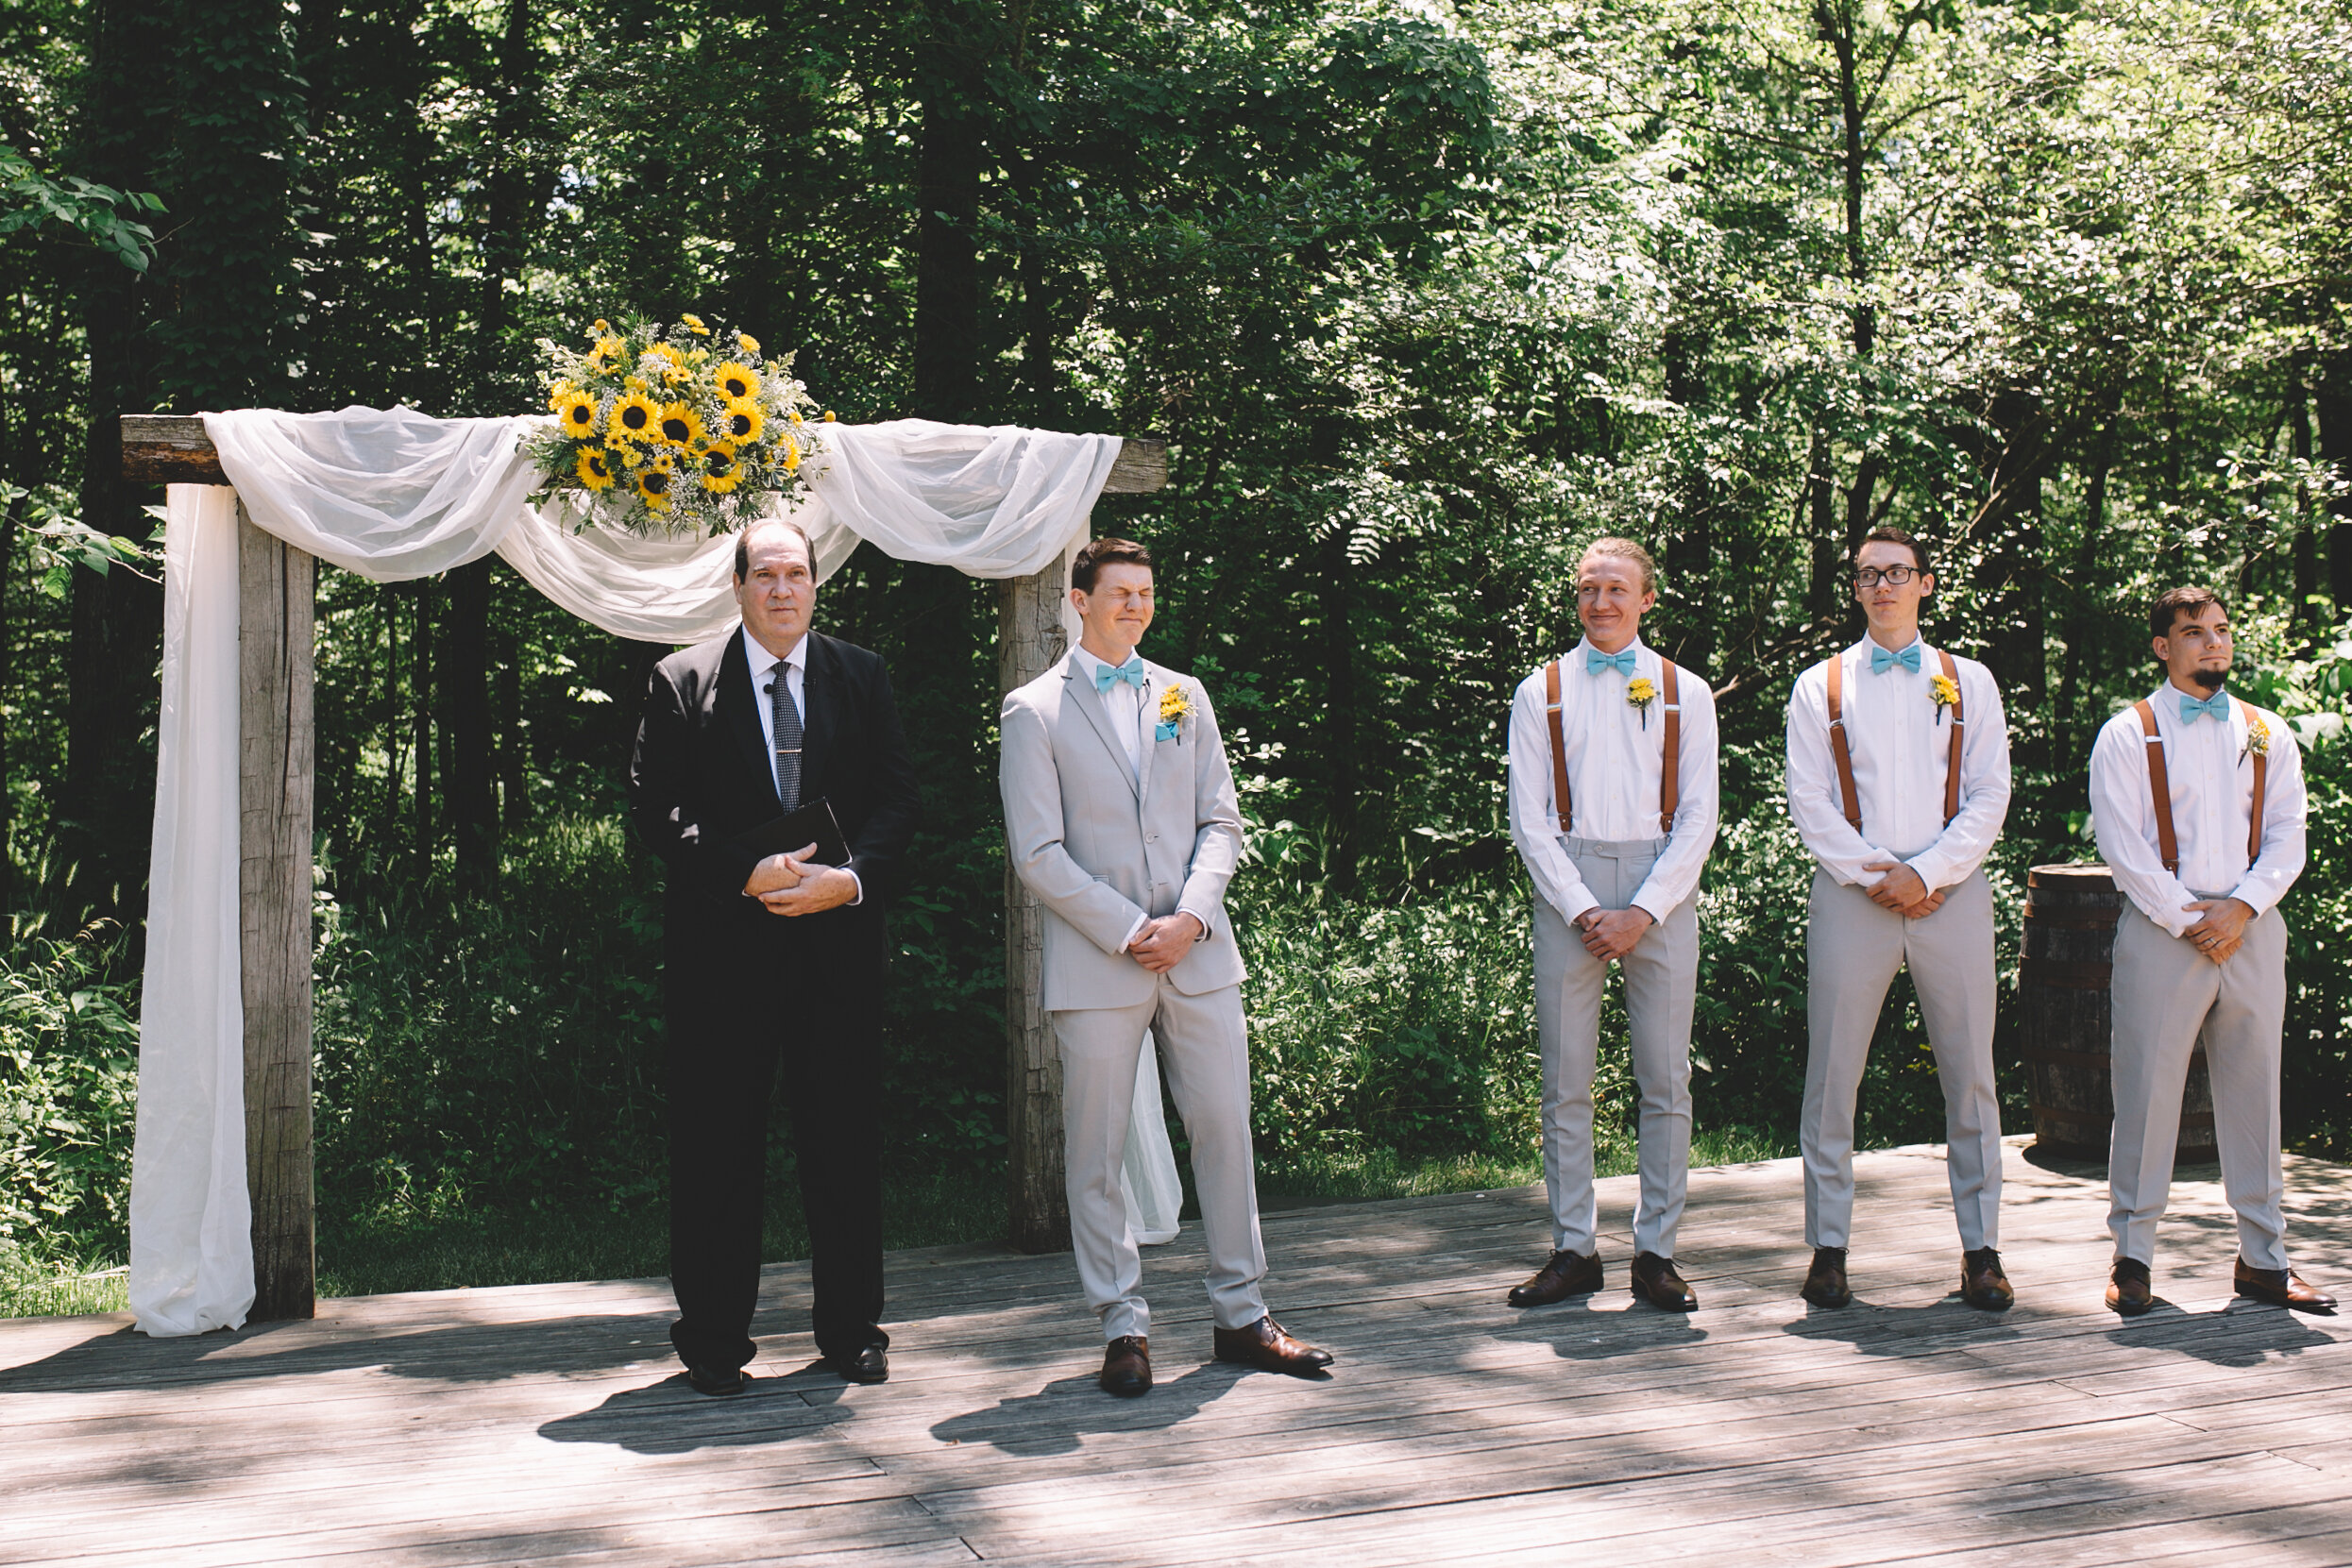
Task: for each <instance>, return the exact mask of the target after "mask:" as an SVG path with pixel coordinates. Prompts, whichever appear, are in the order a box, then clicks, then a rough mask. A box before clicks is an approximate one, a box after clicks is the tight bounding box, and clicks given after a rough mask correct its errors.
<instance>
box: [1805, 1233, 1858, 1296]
mask: <svg viewBox="0 0 2352 1568" xmlns="http://www.w3.org/2000/svg"><path fill="white" fill-rule="evenodd" d="M1797 1294H1799V1295H1801V1296H1802V1297H1804V1299H1805V1300H1807V1301H1809V1302H1811V1303H1812V1304H1813V1305H1814V1306H1816V1307H1843V1306H1845V1305H1846V1304H1847V1303H1848V1302H1850V1301H1852V1300H1853V1290H1852V1289H1850V1288H1849V1287H1848V1286H1847V1284H1846V1249H1845V1248H1843V1247H1816V1248H1814V1249H1813V1266H1812V1267H1811V1268H1809V1269H1807V1270H1806V1271H1805V1276H1804V1289H1803V1290H1800V1291H1798V1292H1797Z"/></svg>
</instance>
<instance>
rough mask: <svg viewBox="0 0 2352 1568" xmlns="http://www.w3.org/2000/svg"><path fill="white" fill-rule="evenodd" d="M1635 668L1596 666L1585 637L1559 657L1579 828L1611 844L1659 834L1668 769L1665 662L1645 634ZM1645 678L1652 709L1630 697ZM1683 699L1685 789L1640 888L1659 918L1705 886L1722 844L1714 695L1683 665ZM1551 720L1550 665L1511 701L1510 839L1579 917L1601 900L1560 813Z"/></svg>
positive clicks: (1535, 878)
mask: <svg viewBox="0 0 2352 1568" xmlns="http://www.w3.org/2000/svg"><path fill="white" fill-rule="evenodd" d="M1630 646H1631V647H1632V648H1633V674H1632V675H1621V674H1619V673H1618V672H1617V671H1616V670H1615V669H1603V670H1601V671H1599V673H1594V672H1592V671H1590V670H1588V669H1587V668H1586V667H1585V662H1584V654H1585V649H1586V648H1587V647H1588V644H1587V643H1585V642H1579V643H1578V644H1577V645H1576V647H1574V648H1573V649H1569V650H1568V651H1567V652H1566V653H1564V654H1562V655H1561V656H1560V731H1561V736H1562V739H1563V741H1564V743H1565V744H1564V746H1563V748H1562V750H1564V751H1565V754H1566V757H1567V762H1568V796H1569V804H1570V806H1571V807H1572V808H1573V810H1574V813H1575V816H1574V825H1575V829H1576V836H1577V837H1579V838H1591V839H1599V840H1600V841H1603V842H1616V843H1624V842H1638V841H1641V840H1644V839H1654V838H1657V837H1659V836H1661V835H1660V834H1659V831H1658V781H1659V775H1660V774H1661V773H1663V772H1664V771H1665V767H1666V679H1665V675H1664V673H1663V670H1664V662H1663V661H1662V660H1661V659H1660V658H1659V656H1658V655H1657V654H1656V653H1655V652H1653V651H1651V650H1650V648H1648V647H1647V646H1646V645H1644V644H1643V643H1642V642H1641V641H1640V639H1638V638H1636V639H1635V640H1634V641H1633V643H1632V644H1631V645H1630ZM1645 677H1646V678H1647V679H1648V680H1649V682H1650V686H1651V688H1652V689H1653V690H1655V691H1656V692H1657V693H1658V696H1657V699H1656V700H1654V701H1652V702H1651V703H1650V708H1649V712H1648V716H1647V718H1646V719H1645V717H1644V714H1643V710H1641V709H1639V708H1636V707H1634V706H1633V704H1632V703H1631V702H1629V701H1627V700H1626V688H1627V687H1628V686H1630V685H1632V684H1633V682H1634V681H1635V680H1637V679H1641V678H1645ZM1676 697H1677V700H1679V702H1680V703H1681V706H1682V710H1683V712H1682V732H1681V751H1682V765H1681V767H1678V768H1677V769H1676V773H1675V777H1676V780H1677V788H1678V797H1677V800H1676V803H1675V810H1674V831H1673V833H1672V834H1670V835H1665V836H1666V840H1667V841H1666V847H1665V848H1664V849H1663V850H1661V851H1659V854H1658V859H1657V863H1656V864H1655V865H1653V866H1651V867H1650V875H1649V876H1647V877H1646V878H1644V879H1643V881H1642V885H1641V886H1640V888H1639V889H1638V890H1636V891H1635V893H1634V894H1633V903H1634V905H1635V906H1636V907H1638V908H1640V909H1643V910H1645V911H1647V912H1648V913H1649V915H1650V919H1653V920H1663V919H1666V918H1667V916H1668V915H1670V914H1672V913H1673V912H1674V909H1675V907H1676V906H1677V905H1679V904H1680V903H1681V902H1683V901H1684V899H1687V898H1689V897H1690V896H1691V893H1692V892H1693V890H1695V889H1696V888H1697V887H1698V885H1699V873H1700V871H1701V869H1703V868H1705V866H1706V863H1707V851H1709V850H1710V849H1712V848H1713V847H1714V845H1715V830H1716V822H1717V812H1718V810H1719V807H1718V803H1717V793H1716V730H1715V694H1714V693H1713V692H1711V691H1709V690H1708V689H1707V683H1706V682H1704V681H1702V680H1701V679H1700V678H1699V676H1698V675H1697V674H1696V673H1694V672H1693V671H1691V670H1688V669H1684V670H1683V671H1682V672H1681V674H1680V675H1679V676H1678V677H1677V679H1676ZM1552 795H1553V792H1552V784H1551V726H1550V723H1549V721H1548V719H1547V718H1546V717H1545V714H1544V670H1543V666H1536V669H1535V673H1534V674H1532V675H1531V676H1529V677H1528V678H1527V679H1526V680H1525V681H1522V682H1520V683H1519V689H1518V692H1517V694H1516V695H1515V696H1514V697H1513V698H1512V700H1511V788H1510V797H1509V799H1510V807H1511V810H1510V816H1511V841H1512V842H1513V843H1514V844H1515V845H1517V846H1518V849H1519V858H1520V859H1521V860H1524V861H1525V862H1527V872H1528V877H1529V880H1531V882H1533V883H1534V885H1535V891H1536V894H1537V896H1538V897H1540V898H1542V899H1543V901H1544V902H1546V903H1548V904H1550V905H1551V906H1552V907H1553V908H1554V909H1557V910H1558V911H1560V914H1561V916H1562V918H1564V919H1569V920H1574V919H1576V918H1577V917H1579V916H1581V915H1582V914H1583V913H1584V912H1585V911H1586V910H1589V909H1598V908H1599V907H1600V901H1599V900H1598V899H1596V898H1594V897H1593V895H1592V892H1591V890H1590V889H1589V888H1587V887H1586V886H1585V885H1584V879H1583V877H1582V875H1580V874H1579V873H1578V871H1577V869H1576V862H1575V861H1573V860H1571V859H1570V858H1569V857H1568V851H1567V847H1566V838H1565V835H1563V834H1562V833H1561V832H1560V813H1559V808H1558V806H1557V805H1555V804H1554V803H1553V799H1552Z"/></svg>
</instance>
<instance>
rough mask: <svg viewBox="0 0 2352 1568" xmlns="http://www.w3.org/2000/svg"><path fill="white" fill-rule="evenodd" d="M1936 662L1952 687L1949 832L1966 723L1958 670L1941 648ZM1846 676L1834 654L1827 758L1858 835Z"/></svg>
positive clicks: (1957, 804)
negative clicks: (1833, 763) (1828, 755)
mask: <svg viewBox="0 0 2352 1568" xmlns="http://www.w3.org/2000/svg"><path fill="white" fill-rule="evenodd" d="M1936 659H1937V663H1939V664H1941V665H1942V666H1943V670H1944V679H1945V680H1947V681H1949V682H1951V683H1952V750H1951V751H1950V753H1949V754H1947V755H1946V757H1945V759H1944V826H1945V827H1947V828H1948V827H1950V826H1952V819H1953V818H1955V817H1957V816H1959V815H1960V741H1961V738H1962V734H1963V727H1964V726H1965V725H1966V724H1967V722H1968V719H1967V717H1966V714H1965V712H1964V710H1963V707H1962V704H1961V701H1960V666H1958V665H1956V664H1954V663H1953V662H1952V655H1951V654H1949V653H1947V652H1945V651H1944V650H1943V649H1940V648H1939V649H1937V650H1936ZM1845 673H1846V656H1845V654H1843V653H1836V654H1833V655H1832V656H1831V658H1830V661H1829V754H1830V760H1831V761H1833V762H1835V763H1836V765H1837V794H1838V797H1839V799H1840V800H1841V801H1842V802H1843V804H1844V805H1845V808H1846V820H1847V821H1848V822H1851V823H1852V824H1853V831H1854V832H1856V833H1860V832H1861V831H1862V796H1861V793H1860V792H1859V791H1858V790H1856V789H1855V788H1854V786H1853V747H1852V746H1850V745H1848V744H1847V741H1846V712H1845V702H1844V700H1843V699H1844V697H1845Z"/></svg>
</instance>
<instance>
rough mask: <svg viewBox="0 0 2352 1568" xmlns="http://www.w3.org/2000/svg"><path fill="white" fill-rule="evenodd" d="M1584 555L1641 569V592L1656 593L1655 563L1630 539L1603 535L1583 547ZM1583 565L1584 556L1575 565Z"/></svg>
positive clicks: (1656, 567) (1656, 575) (1656, 565)
mask: <svg viewBox="0 0 2352 1568" xmlns="http://www.w3.org/2000/svg"><path fill="white" fill-rule="evenodd" d="M1584 555H1605V556H1610V557H1613V558H1615V559H1616V560H1619V561H1631V562H1632V563H1633V565H1636V566H1639V567H1640V568H1641V569H1642V592H1643V593H1645V594H1654V593H1656V592H1657V591H1658V564H1657V562H1655V561H1653V560H1651V559H1650V552H1649V551H1648V550H1646V549H1644V548H1641V546H1639V545H1637V544H1635V543H1634V542H1633V540H1631V539H1620V538H1618V537H1617V536H1616V534H1614V533H1604V534H1602V535H1601V536H1600V537H1599V538H1598V539H1596V540H1594V541H1593V542H1592V543H1591V544H1589V545H1586V546H1585V547H1584ZM1583 563H1584V556H1582V555H1581V556H1578V557H1577V565H1580V566H1582V565H1583Z"/></svg>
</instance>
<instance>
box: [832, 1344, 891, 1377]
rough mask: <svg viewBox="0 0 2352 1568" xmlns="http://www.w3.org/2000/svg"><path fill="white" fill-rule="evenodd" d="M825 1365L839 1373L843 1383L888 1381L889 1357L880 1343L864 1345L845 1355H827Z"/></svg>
mask: <svg viewBox="0 0 2352 1568" xmlns="http://www.w3.org/2000/svg"><path fill="white" fill-rule="evenodd" d="M825 1365H827V1366H829V1367H831V1368H832V1369H833V1370H834V1371H835V1372H838V1373H839V1374H841V1381H843V1382H844V1383H888V1381H889V1380H890V1357H889V1356H888V1354H887V1353H885V1352H884V1350H883V1348H882V1347H881V1346H880V1345H864V1346H861V1347H859V1348H858V1349H856V1350H854V1351H852V1352H851V1353H850V1354H848V1355H847V1356H828V1357H825Z"/></svg>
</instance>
